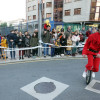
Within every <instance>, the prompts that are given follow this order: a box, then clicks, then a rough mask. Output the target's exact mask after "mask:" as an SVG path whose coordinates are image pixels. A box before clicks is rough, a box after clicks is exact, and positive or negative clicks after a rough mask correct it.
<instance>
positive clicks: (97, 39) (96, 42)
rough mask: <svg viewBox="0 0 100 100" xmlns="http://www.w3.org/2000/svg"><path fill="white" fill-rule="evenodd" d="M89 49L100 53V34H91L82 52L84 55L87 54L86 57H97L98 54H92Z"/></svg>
mask: <svg viewBox="0 0 100 100" xmlns="http://www.w3.org/2000/svg"><path fill="white" fill-rule="evenodd" d="M89 49H92V50H95V51H98V52H99V53H100V33H98V32H96V33H94V34H91V35H90V36H89V37H88V39H87V41H86V43H85V46H84V48H83V52H82V55H83V54H85V55H89V54H91V55H97V54H98V53H95V52H92V51H90V50H89Z"/></svg>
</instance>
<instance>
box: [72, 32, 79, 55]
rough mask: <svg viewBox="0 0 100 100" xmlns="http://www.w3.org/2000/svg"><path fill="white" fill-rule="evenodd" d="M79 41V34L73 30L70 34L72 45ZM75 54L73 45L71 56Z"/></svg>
mask: <svg viewBox="0 0 100 100" xmlns="http://www.w3.org/2000/svg"><path fill="white" fill-rule="evenodd" d="M79 41H80V36H79V35H78V32H77V31H75V33H74V35H73V36H72V42H73V46H77V45H78V43H79ZM75 54H76V47H73V49H72V56H75Z"/></svg>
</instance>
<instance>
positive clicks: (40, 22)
mask: <svg viewBox="0 0 100 100" xmlns="http://www.w3.org/2000/svg"><path fill="white" fill-rule="evenodd" d="M38 33H39V34H38V39H39V46H41V42H42V39H41V33H42V0H39V18H38ZM38 56H40V57H41V56H42V48H41V47H40V48H39V49H38Z"/></svg>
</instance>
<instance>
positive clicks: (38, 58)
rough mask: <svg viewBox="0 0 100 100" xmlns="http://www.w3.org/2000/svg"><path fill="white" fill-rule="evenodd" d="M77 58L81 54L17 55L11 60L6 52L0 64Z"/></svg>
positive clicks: (80, 56)
mask: <svg viewBox="0 0 100 100" xmlns="http://www.w3.org/2000/svg"><path fill="white" fill-rule="evenodd" d="M16 55H18V52H16ZM77 58H82V55H76V56H75V57H73V56H63V57H61V56H60V57H56V56H54V57H51V56H47V57H30V58H28V57H24V59H21V60H19V56H16V59H13V60H11V58H10V55H9V54H8V59H6V61H5V59H4V60H3V59H0V64H5V63H15V62H25V61H40V60H57V59H77Z"/></svg>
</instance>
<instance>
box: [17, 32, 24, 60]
mask: <svg viewBox="0 0 100 100" xmlns="http://www.w3.org/2000/svg"><path fill="white" fill-rule="evenodd" d="M23 47H25V38H24V36H23V35H22V32H19V36H18V48H23ZM23 55H24V50H19V60H20V59H24V57H23Z"/></svg>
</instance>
